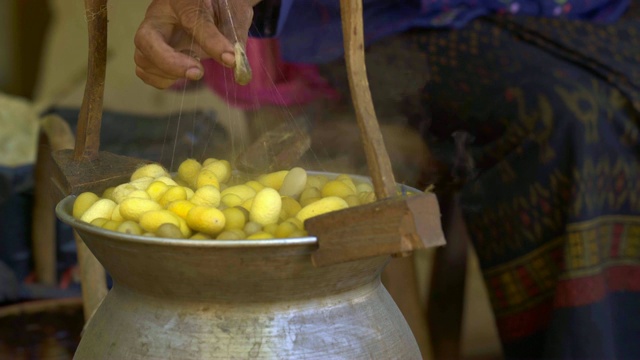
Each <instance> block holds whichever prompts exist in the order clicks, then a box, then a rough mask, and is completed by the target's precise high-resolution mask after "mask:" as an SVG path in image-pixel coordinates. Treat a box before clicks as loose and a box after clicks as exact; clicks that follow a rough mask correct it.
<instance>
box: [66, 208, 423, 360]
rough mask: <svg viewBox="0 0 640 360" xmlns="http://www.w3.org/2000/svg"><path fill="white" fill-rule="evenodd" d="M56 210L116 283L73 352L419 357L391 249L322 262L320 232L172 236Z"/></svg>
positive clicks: (96, 355) (80, 355)
mask: <svg viewBox="0 0 640 360" xmlns="http://www.w3.org/2000/svg"><path fill="white" fill-rule="evenodd" d="M73 201H74V197H67V198H66V199H64V200H63V201H62V202H61V203H60V204H59V205H58V207H57V209H56V212H57V215H58V217H59V218H60V219H61V220H62V221H64V222H66V223H68V224H69V225H71V226H72V227H73V228H74V229H75V230H76V231H77V232H78V233H79V234H80V236H81V237H82V239H83V240H84V242H85V243H86V244H87V246H88V247H89V249H91V251H92V252H93V254H94V255H95V256H96V257H97V258H98V260H99V261H100V262H101V263H102V265H103V266H104V267H105V268H106V270H107V271H108V272H109V274H110V275H111V276H112V278H113V280H114V284H113V287H112V289H111V290H110V292H109V293H108V295H107V296H106V297H105V299H104V301H103V302H102V304H101V305H100V307H99V308H98V310H97V311H96V313H95V314H94V316H93V317H92V318H91V320H90V321H89V323H88V324H87V325H86V327H85V330H84V333H83V336H82V340H81V342H80V344H79V346H78V349H77V352H76V354H75V359H91V360H93V359H420V358H421V356H420V352H419V350H418V346H417V343H416V341H415V339H414V337H413V335H412V333H411V330H410V328H409V326H408V325H407V323H406V321H405V320H404V317H403V316H402V313H401V312H400V310H399V309H398V308H397V306H396V305H395V303H394V302H393V300H392V299H391V296H390V295H389V293H388V292H387V291H386V289H385V288H384V286H383V285H382V284H381V282H380V273H381V271H382V269H383V268H384V266H385V264H386V263H387V261H388V257H376V258H370V259H364V260H359V261H353V262H349V263H344V264H338V265H333V266H327V267H322V268H316V267H314V266H313V265H312V264H311V260H310V255H311V252H312V251H314V250H315V248H316V243H317V240H316V238H314V237H307V238H298V239H277V240H242V241H216V240H205V241H203V240H172V239H161V238H150V237H142V236H131V235H125V234H118V233H113V232H109V231H106V230H103V229H100V228H97V227H94V226H91V225H88V224H86V223H82V222H80V221H77V220H75V219H73V218H72V216H71V210H72V206H73Z"/></svg>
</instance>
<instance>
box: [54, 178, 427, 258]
mask: <svg viewBox="0 0 640 360" xmlns="http://www.w3.org/2000/svg"><path fill="white" fill-rule="evenodd" d="M308 173H310V174H315V175H317V174H319V175H329V176H332V177H335V176H338V175H339V173H330V172H324V171H312V170H310V171H308ZM349 176H351V177H352V178H354V179H358V180H360V181H364V182H368V183H371V178H370V177H368V176H363V175H355V174H349ZM397 187H398V190H400V191H402V192H403V193H404V192H420V191H419V190H417V189H415V188H413V187H411V186H407V185H405V184H401V183H398V184H397ZM75 198H76V195H68V196H66V197H65V198H64V199H62V200H61V201H60V202H59V203H58V204H57V205H56V209H55V212H56V215H57V216H58V218H59V219H60V220H61V221H62V222H63V223H65V224H67V225H69V226H71V227H72V228H73V229H80V230H82V231H85V232H88V233H91V234H93V235H97V236H102V237H107V238H109V239H112V240H117V241H122V242H134V243H139V244H147V245H164V246H184V247H201V248H237V247H250V248H253V247H255V248H259V247H277V246H309V245H318V238H317V237H316V236H311V235H310V236H305V237H299V238H284V239H258V240H247V239H244V240H216V239H208V240H193V239H169V238H162V237H158V236H142V235H131V234H124V233H119V232H116V231H111V230H105V229H103V228H100V227H97V226H94V225H91V224H89V223H86V222H84V221H80V220H78V219H76V218H74V217H73V216H72V215H71V209H73V202H74V201H75Z"/></svg>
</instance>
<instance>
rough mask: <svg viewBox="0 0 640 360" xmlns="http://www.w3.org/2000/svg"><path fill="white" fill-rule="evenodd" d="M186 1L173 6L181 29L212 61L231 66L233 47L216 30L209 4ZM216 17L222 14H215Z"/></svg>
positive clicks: (232, 62) (207, 2) (206, 2)
mask: <svg viewBox="0 0 640 360" xmlns="http://www.w3.org/2000/svg"><path fill="white" fill-rule="evenodd" d="M187 1H188V3H186V4H185V2H184V1H176V2H175V6H174V10H175V11H176V15H177V17H178V21H179V22H180V25H181V26H182V28H183V29H184V30H185V31H186V32H187V33H188V34H189V35H191V36H192V37H193V39H194V40H195V42H196V43H197V44H198V45H200V47H201V48H202V50H203V51H204V52H205V53H206V54H207V55H209V56H210V57H211V58H212V59H214V60H216V61H218V62H219V63H221V64H222V65H225V66H228V67H231V66H233V64H234V56H233V45H232V43H231V42H230V41H229V39H227V37H226V36H225V35H223V34H222V33H221V32H220V30H219V29H218V26H217V25H216V21H215V19H214V17H213V16H214V10H213V8H212V7H211V2H209V1H201V2H200V1H198V2H194V1H189V0H187ZM216 15H219V16H222V15H223V14H220V13H217V12H216Z"/></svg>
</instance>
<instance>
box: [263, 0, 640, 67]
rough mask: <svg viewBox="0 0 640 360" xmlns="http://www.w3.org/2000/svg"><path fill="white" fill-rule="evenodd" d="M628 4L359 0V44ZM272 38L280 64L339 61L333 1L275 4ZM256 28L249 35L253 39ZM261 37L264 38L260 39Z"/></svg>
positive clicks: (612, 15) (601, 18)
mask: <svg viewBox="0 0 640 360" xmlns="http://www.w3.org/2000/svg"><path fill="white" fill-rule="evenodd" d="M629 3H630V0H364V26H365V40H366V42H367V44H370V43H372V42H374V41H376V40H379V39H381V38H383V37H386V36H389V35H392V34H396V33H399V32H403V31H406V30H408V29H411V28H460V27H463V26H464V25H465V24H467V23H468V22H469V21H470V20H472V19H475V18H477V17H479V16H482V15H488V14H496V13H511V14H518V15H530V16H542V17H560V18H569V19H587V20H592V21H598V22H611V21H614V20H616V19H618V18H619V17H620V16H621V15H622V13H623V12H624V11H625V10H626V9H627V7H628V6H629ZM279 11H280V16H279V19H278V23H277V27H276V34H275V35H276V36H277V37H278V38H280V40H281V44H282V56H283V59H284V60H285V61H289V62H297V63H326V62H328V61H331V60H334V59H337V58H338V57H340V56H342V51H343V49H342V29H341V25H340V2H339V1H338V0H281V1H280V4H279ZM259 32H260V29H253V30H252V35H254V36H259V35H260V34H259ZM262 35H264V34H262Z"/></svg>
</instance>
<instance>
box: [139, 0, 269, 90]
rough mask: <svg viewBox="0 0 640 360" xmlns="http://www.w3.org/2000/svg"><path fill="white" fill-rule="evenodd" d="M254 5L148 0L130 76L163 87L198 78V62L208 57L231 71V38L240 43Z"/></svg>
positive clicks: (227, 0) (246, 1)
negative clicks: (133, 68) (149, 1)
mask: <svg viewBox="0 0 640 360" xmlns="http://www.w3.org/2000/svg"><path fill="white" fill-rule="evenodd" d="M257 2H259V0H152V2H151V4H150V5H149V7H148V8H147V12H146V14H145V18H144V20H143V21H142V23H141V24H140V27H139V28H138V31H137V32H136V36H135V40H134V42H135V46H136V50H135V55H134V60H135V63H136V75H137V76H138V77H139V78H140V79H142V80H143V81H144V82H145V83H147V84H149V85H151V86H154V87H156V88H159V89H165V88H168V87H170V86H171V85H173V84H174V83H175V82H176V81H177V80H179V79H182V78H187V79H190V80H198V79H200V78H202V76H203V75H204V68H203V67H202V64H201V63H200V61H199V59H206V58H212V59H214V60H216V61H218V62H219V63H221V64H223V65H224V66H227V67H233V66H234V64H235V56H234V48H233V43H234V42H235V40H236V36H237V38H238V41H240V42H241V43H243V44H245V43H246V40H247V35H248V32H249V26H250V25H251V20H252V19H253V6H254V5H255V4H256V3H257ZM227 5H228V7H229V11H227V7H226V6H227ZM229 12H230V13H231V18H230V17H229ZM234 27H235V29H234Z"/></svg>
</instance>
